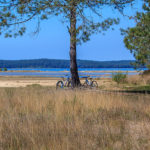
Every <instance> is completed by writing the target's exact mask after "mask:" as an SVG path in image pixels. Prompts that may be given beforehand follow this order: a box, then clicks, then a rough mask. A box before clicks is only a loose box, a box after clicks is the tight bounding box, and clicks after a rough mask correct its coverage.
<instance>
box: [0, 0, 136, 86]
mask: <svg viewBox="0 0 150 150" xmlns="http://www.w3.org/2000/svg"><path fill="white" fill-rule="evenodd" d="M133 1H134V0H0V33H1V34H4V35H5V37H17V36H22V35H23V34H24V33H25V31H26V26H25V23H26V22H28V21H30V20H33V19H37V23H38V24H39V23H40V21H42V20H44V19H49V18H50V16H51V15H54V16H61V17H62V18H63V19H64V22H66V25H67V28H68V31H69V34H70V72H71V78H72V84H73V86H74V87H76V86H79V85H80V80H79V75H78V68H77V62H76V46H77V44H81V43H83V42H87V41H88V40H90V35H91V34H93V33H98V32H102V31H106V30H107V29H109V28H110V27H111V26H112V25H114V24H118V23H119V20H118V19H117V18H116V19H115V18H107V19H104V18H102V16H101V11H102V10H103V8H104V7H106V6H107V7H112V8H113V9H116V10H119V12H121V13H122V12H123V9H124V7H125V6H127V5H130V4H132V3H133ZM88 11H90V12H91V13H93V17H92V16H90V17H89V16H88V15H87V12H88ZM97 16H98V17H99V18H100V19H99V20H100V21H97V19H95V18H97ZM37 31H38V29H37Z"/></svg>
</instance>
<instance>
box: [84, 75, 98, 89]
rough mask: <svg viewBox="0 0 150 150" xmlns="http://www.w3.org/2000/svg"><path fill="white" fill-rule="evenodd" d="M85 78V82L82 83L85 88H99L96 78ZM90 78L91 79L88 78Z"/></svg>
mask: <svg viewBox="0 0 150 150" xmlns="http://www.w3.org/2000/svg"><path fill="white" fill-rule="evenodd" d="M82 78H84V79H85V81H84V83H83V84H82V86H83V87H85V88H88V87H89V88H98V84H97V82H96V81H95V80H93V78H91V77H90V76H87V77H82ZM88 79H89V80H88Z"/></svg>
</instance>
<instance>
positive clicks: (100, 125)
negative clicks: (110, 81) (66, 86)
mask: <svg viewBox="0 0 150 150" xmlns="http://www.w3.org/2000/svg"><path fill="white" fill-rule="evenodd" d="M149 139H150V100H149V95H120V94H109V93H106V94H105V93H97V92H93V91H91V92H86V91H56V90H54V89H52V88H49V87H42V86H37V85H34V86H29V87H26V88H1V89H0V149H2V150H148V149H150V140H149Z"/></svg>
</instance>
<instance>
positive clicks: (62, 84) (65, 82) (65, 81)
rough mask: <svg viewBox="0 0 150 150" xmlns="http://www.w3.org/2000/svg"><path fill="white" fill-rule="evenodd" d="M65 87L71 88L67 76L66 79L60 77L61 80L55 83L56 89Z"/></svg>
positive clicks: (69, 79)
mask: <svg viewBox="0 0 150 150" xmlns="http://www.w3.org/2000/svg"><path fill="white" fill-rule="evenodd" d="M65 87H72V82H71V78H70V77H69V76H68V75H67V76H66V78H65V77H62V80H60V81H58V82H57V83H56V89H63V88H65Z"/></svg>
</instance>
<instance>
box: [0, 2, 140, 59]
mask: <svg viewBox="0 0 150 150" xmlns="http://www.w3.org/2000/svg"><path fill="white" fill-rule="evenodd" d="M136 7H137V8H136V9H129V8H127V9H126V12H127V14H134V12H135V11H137V10H138V9H140V7H141V3H138V4H137V5H136ZM112 14H113V15H112ZM104 15H105V16H119V17H120V15H118V13H115V12H114V11H111V10H108V8H104ZM32 24H33V22H31V23H29V24H28V28H29V30H30V29H33V25H32ZM131 26H134V22H133V21H129V20H128V19H127V18H126V17H121V22H120V24H119V25H118V26H116V27H115V31H111V30H108V31H107V32H106V34H105V35H102V34H97V35H92V37H91V40H90V41H89V42H87V43H84V44H83V45H80V46H78V47H77V58H78V59H84V60H98V61H104V60H131V59H134V58H133V56H132V55H131V54H130V52H129V50H127V49H126V48H125V46H124V43H123V37H122V36H121V35H120V30H119V29H120V27H121V28H127V27H131ZM0 43H1V44H0V59H7V60H8V59H11V60H15V59H38V58H52V59H69V34H68V32H67V29H66V26H65V24H62V23H61V21H60V18H57V17H52V18H51V19H49V20H48V21H44V22H42V23H41V30H40V32H39V34H38V35H36V36H33V34H32V32H28V33H26V34H25V35H24V36H23V37H18V38H16V39H14V38H11V39H8V38H6V39H5V38H3V37H2V36H1V37H0Z"/></svg>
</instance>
